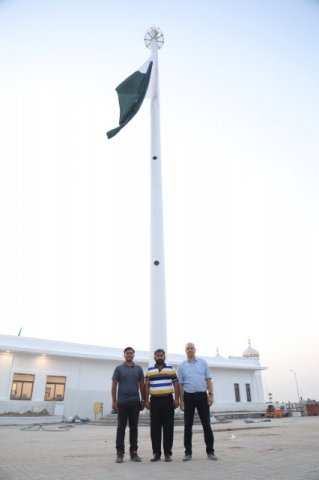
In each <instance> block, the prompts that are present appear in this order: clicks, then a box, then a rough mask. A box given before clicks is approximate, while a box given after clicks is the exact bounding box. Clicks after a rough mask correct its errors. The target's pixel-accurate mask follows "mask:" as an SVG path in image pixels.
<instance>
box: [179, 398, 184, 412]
mask: <svg viewBox="0 0 319 480" xmlns="http://www.w3.org/2000/svg"><path fill="white" fill-rule="evenodd" d="M179 408H180V409H181V410H182V411H184V410H185V407H184V402H183V401H182V400H181V401H180V402H179Z"/></svg>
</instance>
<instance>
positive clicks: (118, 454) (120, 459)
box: [115, 453, 124, 463]
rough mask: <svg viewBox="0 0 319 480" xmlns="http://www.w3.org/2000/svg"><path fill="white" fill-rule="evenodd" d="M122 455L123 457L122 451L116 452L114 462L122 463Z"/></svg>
mask: <svg viewBox="0 0 319 480" xmlns="http://www.w3.org/2000/svg"><path fill="white" fill-rule="evenodd" d="M123 457H124V455H123V453H117V454H116V459H115V463H123Z"/></svg>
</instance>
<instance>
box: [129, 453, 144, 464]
mask: <svg viewBox="0 0 319 480" xmlns="http://www.w3.org/2000/svg"><path fill="white" fill-rule="evenodd" d="M131 460H132V462H141V461H142V459H141V457H139V456H138V454H137V452H133V453H131Z"/></svg>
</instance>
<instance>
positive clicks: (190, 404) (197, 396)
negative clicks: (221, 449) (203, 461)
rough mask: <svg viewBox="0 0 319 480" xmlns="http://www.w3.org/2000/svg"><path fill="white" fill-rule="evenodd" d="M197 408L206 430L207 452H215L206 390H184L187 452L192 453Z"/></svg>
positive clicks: (185, 444)
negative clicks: (195, 391) (192, 391)
mask: <svg viewBox="0 0 319 480" xmlns="http://www.w3.org/2000/svg"><path fill="white" fill-rule="evenodd" d="M195 409H197V412H198V415H199V418H200V421H201V423H202V426H203V430H204V440H205V444H206V452H207V453H214V435H213V431H212V427H211V426H210V412H209V405H208V401H207V393H206V392H197V393H187V392H184V447H185V454H189V455H192V436H193V422H194V414H195Z"/></svg>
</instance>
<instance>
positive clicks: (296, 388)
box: [290, 368, 301, 404]
mask: <svg viewBox="0 0 319 480" xmlns="http://www.w3.org/2000/svg"><path fill="white" fill-rule="evenodd" d="M290 371H291V372H292V373H293V374H294V376H295V382H296V389H297V395H298V403H299V404H301V402H300V395H299V388H298V381H297V374H296V372H295V371H294V370H292V368H291V369H290Z"/></svg>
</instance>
